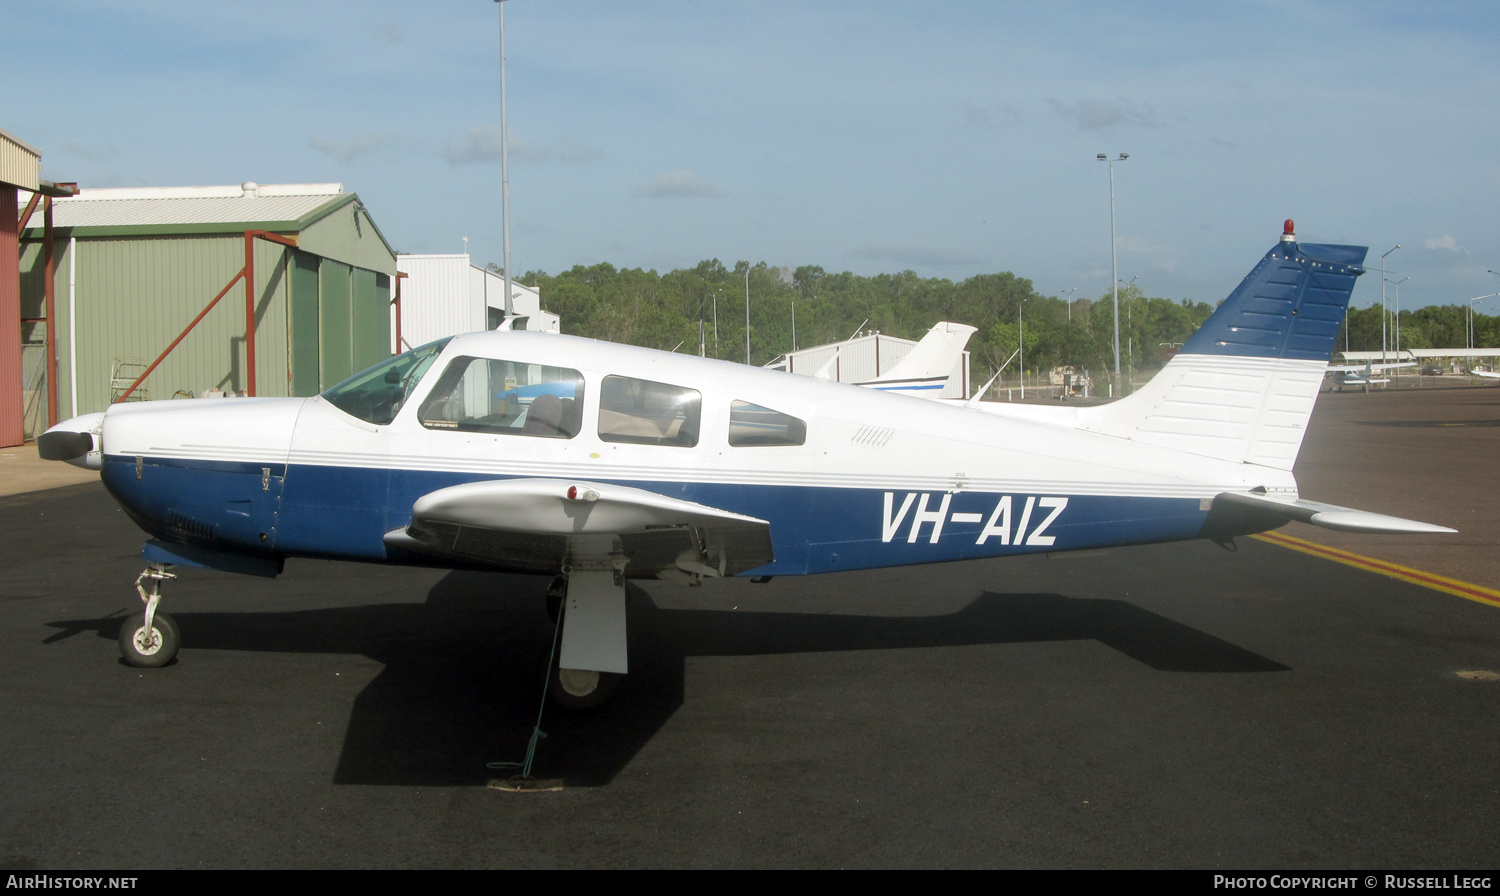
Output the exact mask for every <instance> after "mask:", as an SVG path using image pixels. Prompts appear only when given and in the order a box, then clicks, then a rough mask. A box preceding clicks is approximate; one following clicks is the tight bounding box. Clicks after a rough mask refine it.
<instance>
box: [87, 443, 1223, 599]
mask: <svg viewBox="0 0 1500 896" xmlns="http://www.w3.org/2000/svg"><path fill="white" fill-rule="evenodd" d="M103 477H104V482H105V484H106V486H107V487H108V488H109V490H110V492H111V493H113V494H114V496H115V497H116V498H117V499H118V500H119V501H120V503H121V504H122V505H124V506H125V508H126V509H127V510H128V511H129V512H130V514H131V516H132V518H134V519H135V520H136V521H137V522H138V523H139V524H140V525H141V526H142V527H143V528H145V529H146V530H147V531H148V532H150V533H151V534H152V535H153V536H156V537H157V538H161V539H163V540H166V541H174V542H179V543H181V542H186V543H193V544H204V545H210V546H213V545H217V546H219V547H222V548H224V549H226V550H236V551H251V552H268V553H273V554H276V555H280V556H310V557H342V558H347V559H357V560H368V561H374V562H390V561H389V560H388V558H387V555H386V548H385V544H384V542H383V540H382V539H383V537H384V535H385V533H387V532H389V531H391V530H393V529H399V528H403V527H405V526H406V525H407V524H408V523H410V522H411V507H412V505H413V504H414V503H415V502H416V500H417V499H418V498H420V497H421V496H423V495H425V494H427V493H429V492H432V491H435V490H437V489H440V488H446V487H448V486H453V485H460V484H463V483H466V482H474V481H479V480H485V479H497V478H506V477H497V476H489V475H482V474H475V473H460V472H444V471H426V470H402V469H380V468H370V467H334V466H303V465H296V464H292V465H288V466H286V467H281V466H279V465H269V464H254V463H249V464H233V463H224V462H195V461H182V460H170V461H167V460H156V459H152V458H145V459H144V460H143V462H142V469H141V475H140V478H137V474H136V463H135V458H133V457H129V458H127V457H108V456H107V457H106V458H105V462H104V468H103ZM595 481H597V480H595ZM617 484H620V485H628V486H632V487H635V488H641V489H646V490H649V491H653V492H656V493H658V494H663V495H668V496H670V497H674V498H680V499H683V500H687V501H693V502H696V503H699V504H703V505H706V506H709V507H715V508H718V509H721V510H728V511H732V512H734V513H740V514H744V515H746V516H752V517H756V518H759V519H764V520H767V521H768V522H769V523H770V531H771V537H772V542H773V545H774V548H775V555H776V560H775V562H774V563H771V564H768V565H766V566H762V567H759V568H757V569H755V570H753V571H751V572H750V573H747V574H749V575H773V574H774V575H795V574H801V573H818V572H831V571H837V570H850V569H869V568H878V567H886V566H900V565H906V564H915V563H936V562H942V561H949V560H964V559H972V558H978V557H996V556H1006V555H1012V554H1023V553H1037V552H1048V551H1063V550H1077V549H1084V548H1101V547H1112V546H1118V545H1125V544H1139V543H1146V542H1155V541H1172V540H1179V539H1185V538H1194V537H1197V536H1198V534H1199V532H1200V531H1201V529H1202V526H1203V522H1204V519H1205V517H1206V513H1205V512H1204V511H1203V510H1201V509H1200V503H1199V501H1198V500H1197V499H1183V498H1160V497H1146V496H1138V497H1130V496H1100V495H1076V494H1075V495H1066V496H1063V495H1048V494H1043V493H1025V492H1015V493H1009V494H997V493H989V492H971V491H962V492H945V491H941V490H937V491H927V492H923V491H912V490H908V489H891V490H885V489H877V488H830V487H814V486H789V485H754V484H723V483H695V482H685V481H684V482H643V481H624V480H622V481H618V482H617Z"/></svg>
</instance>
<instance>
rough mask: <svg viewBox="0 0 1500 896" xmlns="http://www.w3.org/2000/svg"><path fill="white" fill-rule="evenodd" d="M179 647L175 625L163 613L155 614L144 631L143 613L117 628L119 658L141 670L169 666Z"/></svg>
mask: <svg viewBox="0 0 1500 896" xmlns="http://www.w3.org/2000/svg"><path fill="white" fill-rule="evenodd" d="M181 646H182V635H181V633H179V632H178V631H177V623H176V622H174V621H173V620H172V617H171V616H169V615H167V614H166V613H161V612H158V613H156V614H155V618H154V619H152V620H151V629H150V631H149V632H148V631H147V630H146V611H145V610H142V611H141V612H139V613H136V614H135V615H133V616H127V617H126V618H125V624H124V625H121V626H120V655H121V656H123V657H124V658H125V662H127V663H129V664H130V665H132V666H135V667H137V668H140V669H156V668H160V667H161V666H165V665H166V664H167V663H170V662H171V661H172V659H173V658H174V657H175V656H177V648H179V647H181Z"/></svg>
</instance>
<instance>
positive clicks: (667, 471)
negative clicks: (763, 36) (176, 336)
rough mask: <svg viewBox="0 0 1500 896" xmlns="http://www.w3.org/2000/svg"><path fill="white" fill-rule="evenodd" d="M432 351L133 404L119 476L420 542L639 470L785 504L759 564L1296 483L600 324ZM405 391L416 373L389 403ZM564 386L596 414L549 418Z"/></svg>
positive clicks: (196, 522) (110, 477)
mask: <svg viewBox="0 0 1500 896" xmlns="http://www.w3.org/2000/svg"><path fill="white" fill-rule="evenodd" d="M430 354H431V357H429V358H426V359H425V361H424V363H425V364H426V366H425V367H424V368H423V370H421V371H416V372H415V375H413V371H409V370H408V369H407V368H405V367H400V366H399V365H398V366H397V367H394V368H392V369H393V370H396V371H397V373H399V375H393V374H391V373H387V374H386V375H385V377H384V378H383V379H381V378H376V379H374V380H372V382H373V383H375V385H373V386H371V385H366V386H362V387H356V388H355V389H354V390H352V392H351V391H348V390H346V391H345V392H344V393H343V394H342V395H339V394H337V387H336V388H335V390H330V393H327V395H329V396H332V397H325V396H315V397H312V398H306V399H298V398H288V399H219V400H201V401H162V402H141V403H135V404H126V405H116V406H114V407H112V408H111V409H110V410H109V412H108V413H107V414H106V416H105V418H104V423H103V428H102V452H103V464H102V475H103V479H104V482H105V484H106V486H107V487H108V488H109V490H110V492H111V493H112V494H113V495H114V496H115V497H116V498H117V499H118V500H119V501H120V503H121V504H122V505H123V506H124V507H125V508H126V510H127V511H128V512H129V513H130V515H131V516H132V518H133V519H135V520H136V521H137V522H138V523H139V524H140V525H141V526H142V528H144V529H146V531H147V532H149V533H150V534H151V535H152V536H154V537H155V538H157V539H159V540H161V541H163V542H169V543H177V544H184V545H196V546H200V547H202V548H206V549H210V550H214V551H224V552H229V553H237V554H253V555H264V556H271V557H295V556H306V557H328V558H341V559H351V560H363V561H371V562H403V561H404V560H406V559H409V558H403V557H401V556H398V555H395V554H393V553H392V552H391V551H389V549H388V548H387V545H386V542H385V541H384V538H385V536H386V534H387V533H389V532H392V531H393V530H398V529H401V528H403V527H405V526H407V525H408V524H409V523H410V522H411V519H412V505H413V504H414V502H416V501H417V499H419V498H421V497H422V496H423V495H426V494H428V493H430V492H433V491H435V490H437V489H440V488H445V487H448V486H453V485H458V484H462V483H467V482H475V481H479V480H494V479H509V478H546V479H556V480H572V481H579V482H586V483H602V484H611V483H613V484H621V485H629V486H632V487H635V488H640V489H645V490H648V491H652V492H656V493H659V494H663V495H667V496H670V497H673V498H679V499H683V500H687V501H692V502H696V503H699V504H703V505H706V506H709V507H713V508H719V509H722V510H726V511H731V512H734V513H738V514H743V515H746V516H751V517H755V518H758V519H763V520H766V521H768V522H769V524H770V533H771V538H772V542H773V545H774V548H775V560H774V561H773V562H771V563H769V564H767V565H765V566H761V567H759V568H756V569H754V570H751V571H749V572H748V573H746V574H749V575H788V574H801V573H818V572H829V571H837V570H849V569H861V568H872V567H883V566H896V565H904V564H910V563H929V562H938V561H948V560H959V559H967V558H974V557H989V556H1001V555H1008V554H1021V553H1032V552H1039V551H1063V550H1077V549H1088V548H1100V547H1108V546H1114V545H1123V544H1133V543H1145V542H1154V541H1169V540H1177V539H1188V538H1195V537H1199V536H1200V535H1201V534H1202V530H1203V526H1204V522H1205V519H1206V517H1207V515H1208V511H1209V505H1210V504H1211V502H1212V499H1213V497H1214V496H1215V495H1217V494H1219V493H1221V492H1224V491H1243V490H1247V489H1254V488H1257V487H1264V488H1267V489H1270V490H1273V491H1279V492H1294V490H1295V482H1294V481H1293V479H1292V477H1291V474H1290V473H1288V472H1285V471H1278V470H1274V469H1269V468H1266V467H1261V466H1257V465H1254V464H1244V463H1233V462H1229V461H1224V460H1216V459H1213V458H1209V457H1203V456H1199V455H1195V454H1191V453H1187V452H1182V451H1175V450H1171V449H1166V448H1162V447H1159V446H1154V445H1150V444H1144V443H1141V442H1137V441H1133V440H1131V439H1125V438H1118V437H1114V436H1110V435H1104V434H1101V433H1096V432H1087V431H1081V430H1078V429H1073V428H1069V427H1065V426H1057V425H1051V424H1048V423H1045V422H1037V421H1033V420H1026V419H1010V418H1006V417H1002V416H997V415H993V414H985V413H978V412H976V411H974V410H972V409H966V408H962V407H951V406H946V405H943V404H941V403H938V402H930V401H923V400H920V399H914V398H910V397H906V396H901V395H889V394H883V393H881V392H878V391H873V390H868V389H861V388H859V387H855V386H845V385H839V384H835V383H828V382H824V381H819V380H815V379H811V378H808V377H802V376H796V375H790V374H785V373H780V372H776V371H765V370H761V369H758V368H752V367H746V366H743V365H739V364H733V363H728V362H721V361H712V360H705V359H701V358H696V357H691V356H684V355H677V354H670V353H664V352H657V351H651V350H648V349H641V348H635V347H630V346H621V345H615V344H610V343H602V342H596V341H593V340H587V339H580V338H576V337H567V336H557V335H550V334H541V333H527V332H503V331H497V332H488V333H477V334H471V335H466V336H459V337H455V338H454V339H452V340H451V341H449V342H447V344H446V345H444V346H442V347H441V348H440V350H439V349H431V350H430ZM403 357H405V356H403ZM398 360H399V359H398ZM463 365H469V366H468V367H467V368H464V367H463ZM408 366H410V365H408ZM464 369H467V370H470V371H473V370H480V369H483V370H485V371H487V373H486V377H487V378H486V379H484V380H482V381H476V380H475V378H474V377H473V376H471V375H467V374H466V375H465V376H468V378H467V379H460V378H458V377H459V374H460V373H462V372H463V370H464ZM455 371H457V373H455ZM497 371H501V372H497ZM503 371H512V372H513V373H512V374H506V373H503ZM528 371H529V372H530V373H528ZM559 371H561V373H559ZM408 376H409V377H410V380H409V381H404V378H406V377H408ZM528 377H529V379H528ZM549 377H550V378H551V380H556V381H558V383H559V385H557V386H556V387H555V388H550V391H551V392H552V393H554V394H553V395H552V396H550V397H549V396H548V395H547V393H548V391H549V387H548V386H547V385H546V383H548V382H550V381H551V380H549V379H548V378H549ZM518 378H519V379H518ZM355 379H358V377H356V378H355ZM564 380H565V381H566V382H565V383H564V382H563V381H564ZM533 381H536V382H540V383H542V385H540V386H538V385H536V383H535V382H533ZM351 382H353V381H351ZM361 388H362V389H363V390H364V391H363V392H359V389H361ZM385 392H390V393H392V395H396V393H403V394H400V395H397V396H396V398H394V399H393V404H394V405H395V406H394V407H392V406H382V407H378V408H377V407H376V406H375V405H377V404H378V403H379V401H377V399H383V396H384V393H385ZM354 393H358V394H356V395H355V397H354V398H350V397H349V396H350V395H351V394H354ZM539 396H540V397H539ZM356 399H357V400H356ZM544 401H545V402H554V403H561V404H562V405H565V406H566V407H567V410H565V411H563V412H562V413H563V416H564V419H566V418H567V416H568V415H571V416H572V418H573V422H572V423H569V424H566V425H564V426H563V427H562V429H560V430H552V431H548V432H546V433H545V434H539V433H538V432H536V431H528V429H534V427H532V423H533V422H536V421H535V420H532V421H531V422H528V421H527V418H540V417H541V416H542V414H543V411H542V404H541V402H544ZM466 402H467V403H474V402H478V403H479V405H480V406H481V409H482V411H483V412H485V414H484V416H483V417H481V416H476V415H475V414H473V413H470V416H468V417H465V416H463V414H462V413H460V411H461V409H460V407H459V406H460V405H463V404H465V403H466ZM674 402H675V404H674ZM341 405H342V406H341ZM348 408H352V409H353V412H351V410H349V409H348ZM387 418H388V419H387ZM474 420H479V421H481V422H479V423H473V422H472V421H474ZM465 421H471V422H465ZM569 431H571V434H568V433H569Z"/></svg>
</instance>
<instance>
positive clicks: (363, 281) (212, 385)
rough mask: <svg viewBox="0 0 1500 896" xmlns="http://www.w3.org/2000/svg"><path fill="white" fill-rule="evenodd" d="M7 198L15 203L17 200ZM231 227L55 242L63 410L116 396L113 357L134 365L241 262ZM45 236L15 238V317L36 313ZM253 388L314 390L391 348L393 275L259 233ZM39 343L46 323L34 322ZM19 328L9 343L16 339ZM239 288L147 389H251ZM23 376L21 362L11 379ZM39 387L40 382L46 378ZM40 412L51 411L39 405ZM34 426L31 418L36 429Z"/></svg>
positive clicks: (91, 406) (271, 392) (93, 407)
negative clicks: (71, 309) (72, 273)
mask: <svg viewBox="0 0 1500 896" xmlns="http://www.w3.org/2000/svg"><path fill="white" fill-rule="evenodd" d="M12 207H14V204H13V203H12ZM244 247H245V243H244V237H243V236H242V235H238V234H211V235H190V236H181V237H178V236H143V237H99V238H89V237H80V238H79V239H78V240H77V242H76V244H75V248H74V249H72V250H71V251H74V252H76V253H77V258H76V259H70V248H69V242H68V240H67V239H65V238H59V239H57V241H56V253H57V256H56V257H57V261H56V265H57V266H56V274H55V283H56V290H57V294H56V295H57V299H56V305H57V315H58V318H59V320H58V339H57V349H58V367H59V371H58V396H59V404H60V408H59V416H60V417H62V418H66V417H70V416H74V415H75V414H79V413H89V412H92V411H100V410H103V409H104V408H105V407H107V406H108V405H109V403H110V401H111V399H112V398H113V395H114V392H113V390H112V387H111V376H112V374H113V372H114V369H115V367H116V360H117V359H127V358H128V359H135V363H136V364H137V365H138V366H137V367H136V368H135V370H136V373H139V372H140V371H141V370H142V369H143V365H147V364H150V363H151V362H152V361H153V360H155V359H156V356H157V355H158V354H160V353H161V352H162V351H163V350H164V349H165V348H166V347H167V346H168V345H170V344H171V342H172V340H173V339H175V338H177V336H178V334H179V333H181V332H182V330H183V328H184V327H186V326H187V325H188V323H189V322H191V321H192V319H193V318H194V317H195V316H197V314H198V313H199V312H200V311H202V310H203V308H204V306H206V305H207V304H208V302H209V301H210V300H211V299H212V298H213V297H214V296H215V295H216V294H217V293H218V292H219V291H220V290H222V289H223V288H224V286H225V284H227V283H228V282H229V280H230V278H232V277H234V276H235V274H236V273H238V272H239V270H240V269H241V268H242V267H243V266H244V263H245V248H244ZM41 250H42V246H41V241H40V240H28V241H26V242H25V243H24V244H22V249H21V271H22V276H21V284H22V286H21V290H22V293H21V304H22V313H21V315H19V316H20V317H33V318H35V317H41V316H42V315H43V310H42V308H43V295H44V280H45V275H44V272H43V269H42V251H41ZM254 251H255V288H256V293H255V295H256V304H255V319H256V331H255V332H256V337H255V338H256V388H257V392H258V393H259V394H260V395H262V396H277V395H313V394H316V393H317V392H319V391H321V390H322V389H324V388H327V387H328V386H331V385H333V384H334V383H336V382H338V381H340V380H342V379H345V378H346V377H348V376H350V375H351V374H353V373H355V372H356V371H357V370H361V369H363V368H364V367H368V366H370V365H371V364H374V363H376V362H378V361H380V360H383V359H384V358H385V357H388V346H389V344H390V335H389V326H390V324H389V307H388V306H389V301H390V278H389V277H387V276H386V275H385V274H382V273H378V272H375V271H369V270H364V269H362V268H353V267H350V266H349V265H346V264H342V263H340V262H336V261H331V260H329V259H325V258H319V257H318V256H316V255H314V254H310V253H307V252H300V251H298V250H295V249H288V248H285V247H283V246H281V245H280V244H277V243H272V242H269V241H266V240H256V241H255V243H254ZM70 260H73V261H75V262H76V283H75V287H74V289H75V295H74V301H75V304H76V314H77V319H78V330H77V334H76V341H77V356H78V357H77V368H78V402H77V407H76V408H75V407H73V406H72V405H73V402H72V400H71V393H72V389H73V383H72V381H71V379H70V373H69V371H70V367H71V366H72V362H73V359H72V357H71V356H70V354H69V349H70V341H71V340H72V339H73V338H74V336H73V334H72V333H70V330H69V320H68V265H69V261H70ZM31 329H32V330H33V331H34V332H33V336H34V338H35V341H37V342H40V340H41V339H42V337H43V334H44V332H45V329H44V325H41V324H36V325H33V326H32V328H31ZM20 342H21V336H20V334H17V336H16V338H15V339H14V340H8V341H7V345H12V344H13V345H14V346H15V347H16V348H17V349H19V346H20ZM244 366H245V288H244V284H243V282H240V283H236V284H235V286H234V288H233V289H231V290H230V291H229V293H228V294H227V295H225V296H224V297H223V298H222V299H220V300H219V303H218V304H217V305H216V306H215V307H214V309H213V310H212V311H210V312H209V313H208V315H207V316H206V317H204V318H203V320H202V321H200V322H199V323H198V325H197V327H195V328H194V329H193V332H192V333H190V334H188V336H187V338H186V339H184V340H183V341H182V342H181V344H179V345H178V346H177V348H175V349H174V350H173V351H172V354H170V355H168V356H167V358H166V359H165V360H164V361H162V363H161V365H160V366H159V367H157V368H156V370H155V371H153V372H152V374H151V376H150V377H149V378H148V379H147V380H146V382H145V383H144V388H145V389H146V393H147V394H146V395H145V396H144V397H146V398H151V399H158V398H172V397H173V396H174V394H176V393H177V392H178V391H179V390H181V391H183V392H188V393H191V394H192V395H195V396H196V395H200V394H202V393H203V391H204V390H206V389H219V390H222V391H226V392H233V391H240V390H243V389H245V388H246V386H247V378H246V376H245V369H244ZM21 377H22V375H21V372H20V371H19V370H17V372H16V375H15V381H16V382H19V381H20V379H21ZM43 388H44V387H43ZM40 419H41V420H45V419H46V413H45V408H43V410H42V411H41V412H40ZM31 434H32V435H33V436H34V434H35V429H34V428H33V429H32V430H31Z"/></svg>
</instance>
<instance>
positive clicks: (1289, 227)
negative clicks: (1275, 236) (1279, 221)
mask: <svg viewBox="0 0 1500 896" xmlns="http://www.w3.org/2000/svg"><path fill="white" fill-rule="evenodd" d="M1295 231H1296V225H1294V224H1293V223H1292V219H1291V218H1287V219H1286V223H1285V224H1284V225H1282V227H1281V241H1282V242H1283V243H1295V242H1296V241H1297V234H1296V232H1295Z"/></svg>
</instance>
